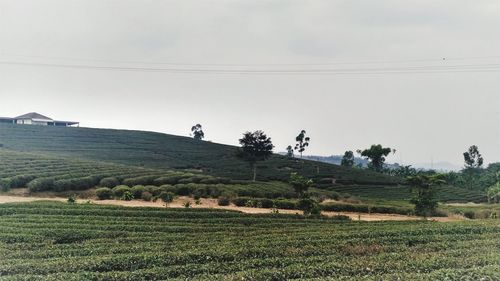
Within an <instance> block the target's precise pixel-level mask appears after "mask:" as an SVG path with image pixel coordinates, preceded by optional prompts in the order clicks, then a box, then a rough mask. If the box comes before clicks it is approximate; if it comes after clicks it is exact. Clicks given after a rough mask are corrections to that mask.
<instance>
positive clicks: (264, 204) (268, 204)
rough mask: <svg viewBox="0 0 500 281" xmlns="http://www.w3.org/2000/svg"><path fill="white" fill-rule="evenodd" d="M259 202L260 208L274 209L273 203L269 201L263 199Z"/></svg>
mask: <svg viewBox="0 0 500 281" xmlns="http://www.w3.org/2000/svg"><path fill="white" fill-rule="evenodd" d="M259 201H260V206H261V207H262V208H272V207H274V202H273V200H271V199H266V198H264V199H260V200H259Z"/></svg>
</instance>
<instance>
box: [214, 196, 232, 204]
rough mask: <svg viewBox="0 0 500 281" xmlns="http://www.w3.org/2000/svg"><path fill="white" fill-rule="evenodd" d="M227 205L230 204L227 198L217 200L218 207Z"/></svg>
mask: <svg viewBox="0 0 500 281" xmlns="http://www.w3.org/2000/svg"><path fill="white" fill-rule="evenodd" d="M229 203H231V201H230V200H229V198H227V197H219V199H218V200H217V204H218V205H219V206H229Z"/></svg>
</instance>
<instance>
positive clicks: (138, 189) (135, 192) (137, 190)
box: [131, 185, 146, 199]
mask: <svg viewBox="0 0 500 281" xmlns="http://www.w3.org/2000/svg"><path fill="white" fill-rule="evenodd" d="M144 191H146V189H145V188H144V186H143V185H135V186H133V187H132V188H131V192H132V196H133V197H134V198H135V199H139V198H141V196H142V193H143V192H144Z"/></svg>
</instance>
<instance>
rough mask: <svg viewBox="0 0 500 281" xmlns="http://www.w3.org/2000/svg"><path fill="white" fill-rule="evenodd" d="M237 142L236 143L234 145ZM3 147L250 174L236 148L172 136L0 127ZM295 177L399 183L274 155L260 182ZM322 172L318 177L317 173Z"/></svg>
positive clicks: (234, 175)
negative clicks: (296, 172) (298, 172)
mask: <svg viewBox="0 0 500 281" xmlns="http://www.w3.org/2000/svg"><path fill="white" fill-rule="evenodd" d="M235 141H236V140H235ZM0 144H3V146H4V148H6V149H9V150H16V151H28V152H37V153H40V152H41V153H45V154H46V153H51V154H55V155H57V156H70V157H72V158H79V159H87V160H95V161H106V162H113V163H119V164H126V165H131V166H142V167H148V168H155V169H201V170H203V171H204V172H205V173H207V174H211V175H214V176H218V177H226V178H231V179H249V178H251V170H250V168H249V165H248V164H247V163H246V162H243V161H242V160H240V159H238V158H237V157H236V147H234V146H229V145H222V144H216V143H211V142H206V141H196V140H193V139H192V138H188V137H180V136H173V135H167V134H160V133H153V132H142V131H127V130H110V129H91V128H59V127H50V126H19V125H11V124H0ZM292 171H300V173H301V174H303V175H305V176H308V177H311V178H318V179H320V178H336V179H337V181H338V182H344V183H358V184H388V185H393V184H396V183H398V182H399V179H397V178H393V177H389V176H386V175H382V174H378V173H374V172H370V171H364V170H357V169H349V168H345V167H341V166H337V165H331V164H326V163H320V162H313V161H304V163H302V161H299V160H297V159H289V158H287V157H284V156H280V155H274V156H273V157H271V159H269V160H267V161H265V162H263V163H260V165H259V173H258V179H259V180H284V179H287V178H288V177H289V176H290V173H291V172H292ZM318 171H319V173H318Z"/></svg>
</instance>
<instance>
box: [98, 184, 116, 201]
mask: <svg viewBox="0 0 500 281" xmlns="http://www.w3.org/2000/svg"><path fill="white" fill-rule="evenodd" d="M95 193H96V196H97V198H98V199H99V200H105V199H111V197H113V191H112V190H111V188H108V187H101V188H98V189H96V191H95Z"/></svg>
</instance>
